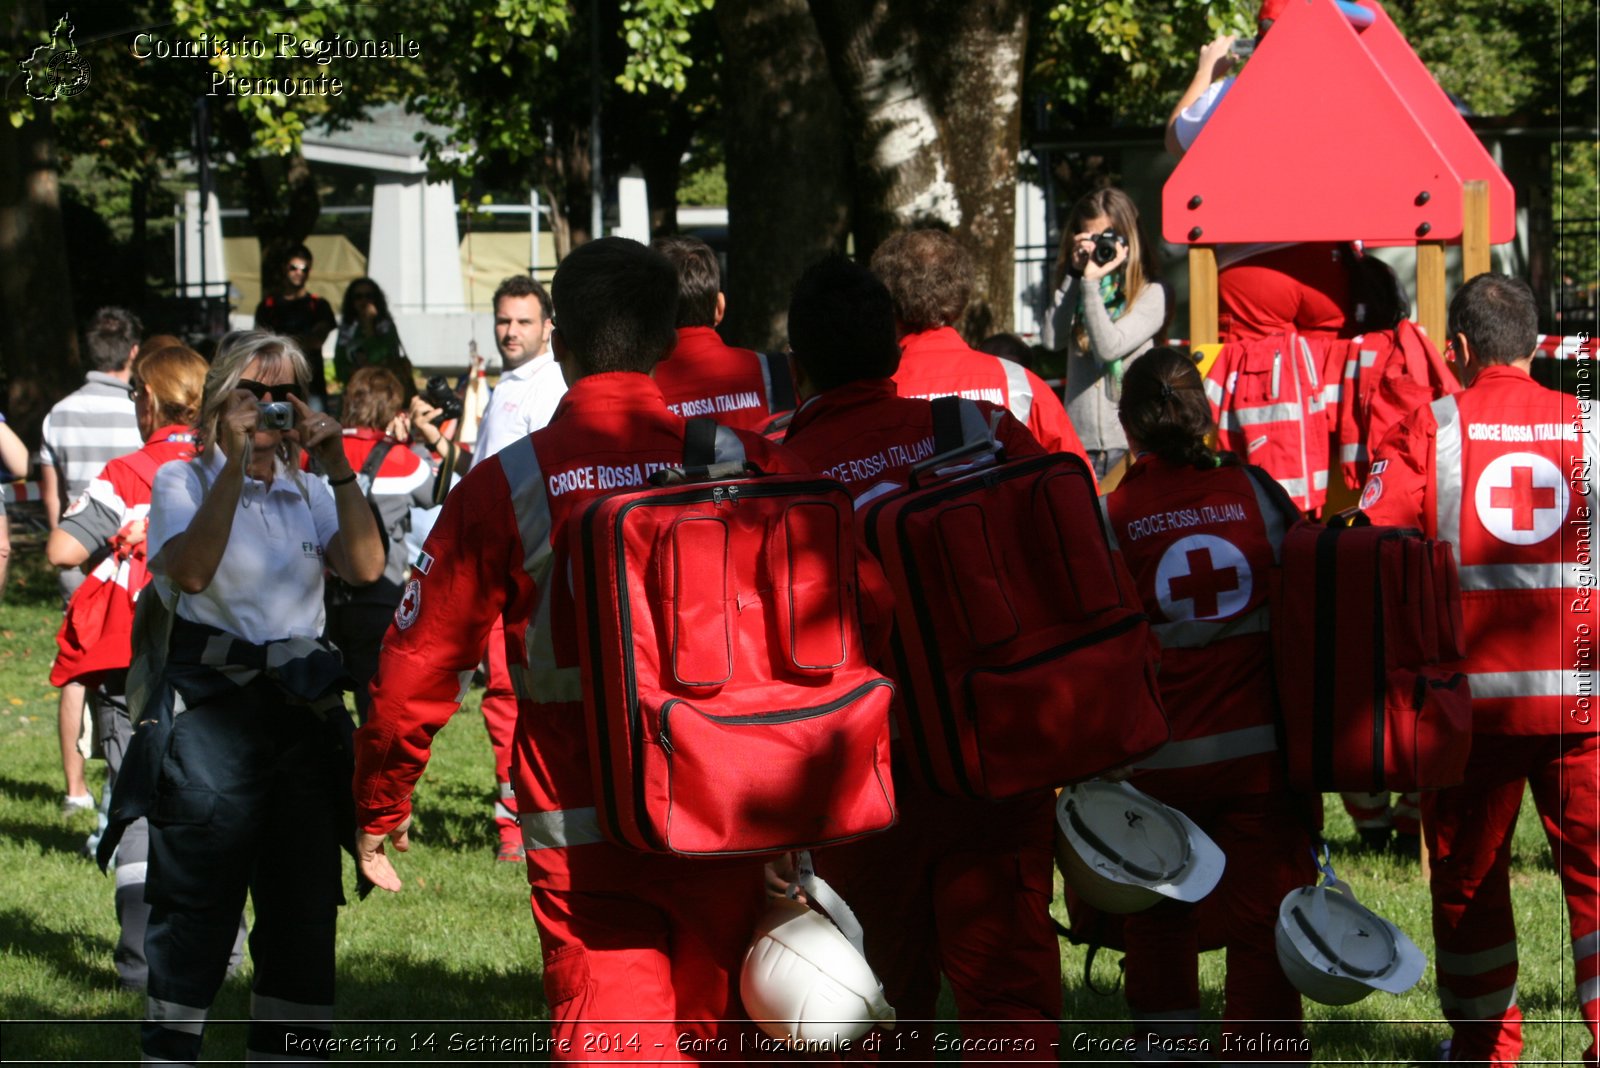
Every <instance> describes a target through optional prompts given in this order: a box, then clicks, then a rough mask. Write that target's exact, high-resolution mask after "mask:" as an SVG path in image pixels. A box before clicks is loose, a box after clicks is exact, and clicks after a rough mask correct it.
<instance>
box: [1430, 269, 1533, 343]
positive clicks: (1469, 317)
mask: <svg viewBox="0 0 1600 1068" xmlns="http://www.w3.org/2000/svg"><path fill="white" fill-rule="evenodd" d="M1447 332H1448V333H1449V335H1450V340H1452V341H1454V340H1455V338H1456V335H1457V334H1465V335H1466V337H1467V344H1468V345H1471V346H1472V358H1473V360H1474V361H1476V362H1477V363H1482V364H1491V363H1511V362H1513V361H1515V360H1520V359H1522V358H1523V357H1525V356H1527V355H1529V354H1530V353H1532V352H1533V348H1534V346H1535V345H1537V344H1538V343H1539V302H1538V301H1536V300H1535V299H1534V297H1533V290H1532V289H1530V288H1529V287H1528V283H1526V282H1524V281H1523V280H1522V279H1520V278H1513V277H1511V276H1510V275H1508V274H1480V275H1478V277H1476V278H1474V279H1472V280H1471V281H1469V282H1468V283H1467V284H1466V285H1464V286H1462V287H1461V288H1460V289H1458V290H1456V295H1455V296H1453V297H1451V298H1450V315H1449V320H1448V326H1447Z"/></svg>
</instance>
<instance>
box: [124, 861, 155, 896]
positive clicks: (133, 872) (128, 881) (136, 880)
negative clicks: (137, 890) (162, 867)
mask: <svg viewBox="0 0 1600 1068" xmlns="http://www.w3.org/2000/svg"><path fill="white" fill-rule="evenodd" d="M149 870H150V862H149V861H147V860H137V861H134V862H133V863H132V864H118V865H117V889H118V890H121V889H122V888H123V887H124V886H143V885H144V876H145V872H147V871H149Z"/></svg>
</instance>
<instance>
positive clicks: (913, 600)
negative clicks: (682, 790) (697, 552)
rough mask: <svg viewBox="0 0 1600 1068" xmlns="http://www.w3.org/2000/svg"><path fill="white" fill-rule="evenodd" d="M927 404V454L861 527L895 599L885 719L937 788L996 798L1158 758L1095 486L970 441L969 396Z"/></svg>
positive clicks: (1132, 625) (1056, 467) (1149, 663)
mask: <svg viewBox="0 0 1600 1068" xmlns="http://www.w3.org/2000/svg"><path fill="white" fill-rule="evenodd" d="M933 405H934V453H935V455H934V456H932V457H930V458H929V459H927V460H925V461H923V462H922V463H920V464H918V465H917V466H916V467H914V468H913V469H912V476H911V484H910V485H909V486H908V487H907V488H906V489H905V490H904V491H902V492H899V493H895V494H890V495H886V496H884V497H882V498H880V499H879V500H877V501H875V502H873V503H872V504H871V505H869V506H868V511H867V515H866V521H865V527H866V534H867V545H868V547H869V548H870V549H871V550H872V552H873V554H874V555H875V556H876V557H877V558H878V560H879V561H880V562H881V563H882V564H883V569H884V572H885V574H886V575H887V577H888V579H889V585H890V586H891V587H892V588H893V590H894V593H895V634H894V639H893V644H892V648H893V655H894V675H895V678H896V681H897V682H898V683H899V685H900V694H901V698H902V700H901V701H900V702H899V704H898V705H897V706H896V709H897V714H898V715H899V722H900V736H901V740H902V742H904V743H906V744H907V745H908V748H909V750H910V752H912V753H914V754H915V763H916V765H917V767H918V768H919V769H920V771H921V773H922V774H923V776H924V777H925V778H926V779H927V781H928V782H929V783H930V784H932V785H933V786H934V787H936V788H937V789H939V790H941V791H943V792H944V793H947V794H951V795H957V796H968V797H982V798H993V799H999V798H1005V797H1014V796H1016V795H1018V794H1022V793H1026V792H1028V791H1030V790H1036V789H1041V788H1045V787H1053V786H1060V785H1063V784H1065V783H1069V782H1075V781H1079V780H1082V779H1088V778H1092V777H1093V776H1095V775H1098V774H1100V773H1101V772H1104V771H1106V770H1107V769H1110V768H1113V767H1117V766H1119V765H1122V764H1127V763H1131V762H1132V761H1134V760H1135V759H1137V758H1139V757H1142V756H1144V755H1146V754H1148V753H1150V752H1153V751H1154V750H1155V749H1157V748H1158V747H1160V746H1161V745H1162V744H1164V743H1165V742H1166V740H1167V736H1168V730H1167V720H1166V716H1165V714H1164V713H1163V712H1162V709H1161V698H1160V695H1159V692H1158V690H1157V688H1156V682H1155V668H1156V661H1157V656H1158V647H1157V645H1156V642H1155V638H1154V637H1153V636H1152V634H1151V631H1150V623H1149V620H1148V618H1147V617H1146V616H1145V614H1144V612H1143V610H1142V607H1141V605H1140V603H1139V598H1138V596H1137V594H1136V593H1135V592H1134V587H1133V581H1132V579H1131V578H1130V577H1129V576H1128V572H1127V568H1126V567H1125V566H1124V565H1123V563H1122V558H1121V557H1120V556H1119V555H1118V554H1117V553H1115V552H1114V551H1112V549H1111V545H1110V542H1109V540H1108V539H1107V537H1106V532H1105V527H1104V525H1103V522H1102V519H1101V515H1100V508H1099V504H1098V500H1097V498H1096V495H1095V484H1094V474H1093V473H1092V472H1091V471H1090V470H1089V467H1088V465H1087V464H1086V463H1084V461H1083V460H1082V458H1080V457H1078V456H1075V455H1072V454H1070V453H1053V454H1050V455H1047V456H1035V457H1029V458H1026V459H1021V460H1015V461H1010V462H1008V461H1006V460H1005V458H1004V456H1003V455H1002V454H1001V453H1000V452H999V447H998V445H996V443H995V442H994V441H993V440H992V439H991V438H988V437H978V438H976V439H975V440H974V439H973V438H971V437H968V436H966V435H965V434H964V432H963V428H964V427H973V428H975V427H977V426H986V423H985V422H984V419H983V417H982V415H981V414H980V413H978V412H977V410H976V405H974V404H972V402H971V401H964V400H959V399H957V398H954V397H945V398H940V399H939V400H935V401H934V402H933ZM963 407H966V408H969V409H972V412H971V414H969V416H968V417H967V418H966V419H963V417H962V409H963ZM973 456H977V457H978V458H979V460H980V466H977V467H973V466H971V465H970V464H969V465H966V466H963V465H962V461H963V460H964V459H965V460H971V459H972V458H973ZM991 460H992V462H989V461H991ZM1111 680H1115V682H1112V681H1111Z"/></svg>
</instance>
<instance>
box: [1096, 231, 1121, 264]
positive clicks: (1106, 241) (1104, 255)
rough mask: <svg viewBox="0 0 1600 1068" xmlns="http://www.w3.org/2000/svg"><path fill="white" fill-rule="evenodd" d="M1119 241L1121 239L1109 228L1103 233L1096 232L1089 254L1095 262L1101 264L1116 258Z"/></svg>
mask: <svg viewBox="0 0 1600 1068" xmlns="http://www.w3.org/2000/svg"><path fill="white" fill-rule="evenodd" d="M1121 243H1122V242H1121V239H1120V238H1118V237H1117V235H1116V234H1115V233H1114V232H1113V231H1111V230H1107V231H1106V232H1105V233H1103V234H1096V235H1095V238H1094V251H1093V252H1092V253H1090V255H1091V256H1092V257H1093V258H1094V262H1095V263H1097V264H1100V265H1102V266H1103V265H1105V264H1107V263H1110V262H1111V261H1112V260H1114V259H1116V258H1117V246H1118V245H1119V244H1121Z"/></svg>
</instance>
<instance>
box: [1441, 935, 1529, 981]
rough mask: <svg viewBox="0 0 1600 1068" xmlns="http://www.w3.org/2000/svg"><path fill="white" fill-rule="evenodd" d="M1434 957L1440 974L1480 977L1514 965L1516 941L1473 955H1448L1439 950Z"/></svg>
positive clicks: (1479, 951)
mask: <svg viewBox="0 0 1600 1068" xmlns="http://www.w3.org/2000/svg"><path fill="white" fill-rule="evenodd" d="M1434 956H1435V958H1436V959H1437V961H1438V964H1439V970H1440V971H1442V972H1447V973H1449V974H1450V975H1482V974H1483V973H1484V972H1492V971H1494V970H1495V969H1496V968H1504V967H1505V966H1506V965H1507V964H1515V963H1516V962H1517V940H1516V939H1515V938H1513V939H1512V940H1511V941H1509V942H1506V943H1504V944H1503V945H1498V946H1492V947H1490V948H1489V949H1480V950H1478V951H1476V952H1474V953H1450V952H1447V951H1446V950H1443V949H1441V950H1439V951H1437V952H1436V953H1435V954H1434Z"/></svg>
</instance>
